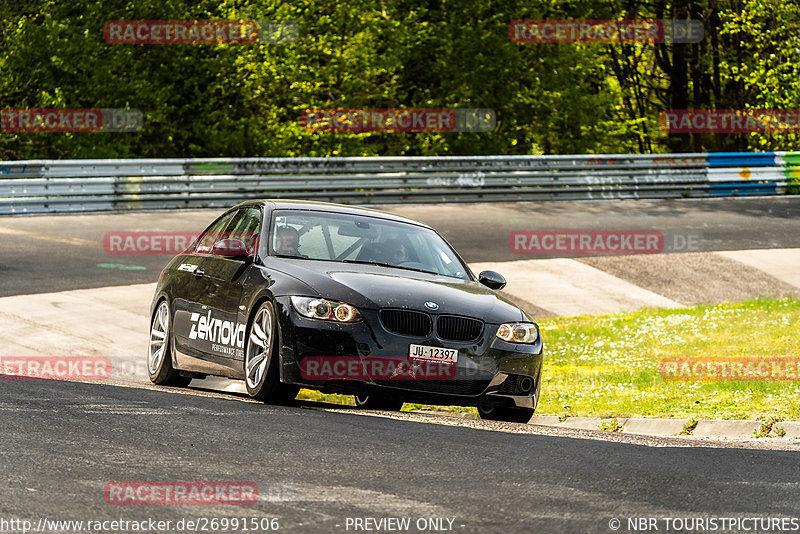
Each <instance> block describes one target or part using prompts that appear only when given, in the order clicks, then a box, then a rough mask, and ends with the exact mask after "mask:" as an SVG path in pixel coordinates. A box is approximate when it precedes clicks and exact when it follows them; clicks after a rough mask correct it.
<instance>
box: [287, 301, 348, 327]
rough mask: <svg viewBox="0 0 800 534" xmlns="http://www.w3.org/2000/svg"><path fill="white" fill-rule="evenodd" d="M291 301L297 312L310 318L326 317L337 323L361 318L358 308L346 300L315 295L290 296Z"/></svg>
mask: <svg viewBox="0 0 800 534" xmlns="http://www.w3.org/2000/svg"><path fill="white" fill-rule="evenodd" d="M291 301H292V306H294V309H295V310H297V313H299V314H300V315H302V316H304V317H308V318H310V319H327V320H329V321H336V322H339V323H354V322H356V321H360V320H361V314H360V313H359V312H358V310H357V309H355V307H353V306H351V305H349V304H347V303H346V302H336V301H334V300H327V299H319V298H316V297H291Z"/></svg>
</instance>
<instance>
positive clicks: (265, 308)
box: [244, 301, 298, 403]
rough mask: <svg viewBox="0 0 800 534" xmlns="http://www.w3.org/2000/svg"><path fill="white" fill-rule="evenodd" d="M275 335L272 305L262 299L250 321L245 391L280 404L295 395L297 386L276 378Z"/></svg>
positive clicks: (277, 367) (276, 348) (266, 400)
mask: <svg viewBox="0 0 800 534" xmlns="http://www.w3.org/2000/svg"><path fill="white" fill-rule="evenodd" d="M277 334H278V333H277V320H276V318H275V307H274V306H273V305H272V302H269V301H266V302H262V303H261V305H260V306H259V307H258V310H256V313H255V315H254V316H253V320H252V321H251V322H250V330H249V331H248V333H247V350H246V351H245V357H244V376H245V380H244V381H245V385H246V386H247V393H248V394H249V395H250V396H251V397H253V398H254V399H256V400H260V401H264V402H272V403H282V402H286V401H289V400H291V399H293V398H294V397H295V396H296V395H297V391H298V388H297V386H290V385H288V384H284V383H282V382H281V380H280V369H279V360H280V358H279V357H278V335H277Z"/></svg>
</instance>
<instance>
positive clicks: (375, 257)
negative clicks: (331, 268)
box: [269, 210, 470, 280]
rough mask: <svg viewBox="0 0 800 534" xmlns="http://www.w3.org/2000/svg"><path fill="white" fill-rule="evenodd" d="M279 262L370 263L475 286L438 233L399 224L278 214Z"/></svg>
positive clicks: (273, 249) (274, 242)
mask: <svg viewBox="0 0 800 534" xmlns="http://www.w3.org/2000/svg"><path fill="white" fill-rule="evenodd" d="M271 228H272V230H271V232H272V233H271V235H270V239H269V243H270V253H271V254H273V255H275V256H281V257H289V258H304V259H309V260H321V261H336V262H341V263H366V264H374V265H382V266H386V267H392V268H397V269H406V270H410V271H420V272H425V273H430V274H438V275H442V276H449V277H453V278H461V279H463V280H469V279H470V278H469V275H468V274H467V269H466V267H465V266H464V264H463V263H462V262H461V260H460V259H459V258H458V256H456V254H455V252H453V249H451V248H450V246H449V245H448V244H447V243H446V242H445V241H444V240H443V239H442V238H441V237H440V236H439V235H438V234H437V233H436V232H434V231H433V230H430V229H428V228H423V227H421V226H416V225H413V224H407V223H402V222H396V221H389V220H386V219H379V218H376V217H365V216H361V215H349V214H343V213H327V212H319V211H300V210H277V211H275V212H274V214H273V221H272V226H271Z"/></svg>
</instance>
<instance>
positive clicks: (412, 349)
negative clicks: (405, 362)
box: [408, 345, 458, 363]
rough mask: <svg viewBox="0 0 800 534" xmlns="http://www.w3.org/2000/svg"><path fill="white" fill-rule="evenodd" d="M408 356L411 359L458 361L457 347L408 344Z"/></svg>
mask: <svg viewBox="0 0 800 534" xmlns="http://www.w3.org/2000/svg"><path fill="white" fill-rule="evenodd" d="M408 357H409V358H411V359H412V360H426V361H431V362H445V363H456V362H457V361H458V349H445V348H442V347H429V346H427V345H409V346H408Z"/></svg>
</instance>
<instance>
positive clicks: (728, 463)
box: [0, 380, 800, 533]
mask: <svg viewBox="0 0 800 534" xmlns="http://www.w3.org/2000/svg"><path fill="white" fill-rule="evenodd" d="M1 387H2V391H3V394H2V398H0V428H2V433H0V451H1V452H0V466H1V467H2V472H3V477H2V478H0V494H2V495H3V498H2V500H0V519H6V520H8V519H12V518H14V519H27V520H30V521H32V522H33V524H34V525H36V524H37V523H38V521H39V518H40V517H46V518H48V519H50V520H83V521H88V520H93V521H94V520H112V519H123V520H128V521H134V520H135V521H141V520H145V519H148V518H154V519H157V520H164V521H166V520H171V521H173V524H174V522H177V521H178V520H180V519H181V518H189V519H196V518H198V517H206V518H209V519H210V518H213V517H217V518H219V517H228V518H234V517H237V518H245V517H257V518H262V517H268V518H278V520H279V524H280V532H354V531H355V530H354V529H353V527H352V526H351V527H350V528H349V529H348V528H346V525H347V520H348V518H350V519H351V520H352V519H354V518H364V517H371V518H376V519H379V518H388V517H408V518H411V521H412V523H411V525H412V528H411V529H410V530H408V531H409V532H442V530H435V529H434V530H431V529H423V530H419V529H417V528H416V527H415V526H413V525H415V522H416V521H417V520H418V519H419V518H426V519H427V518H449V519H452V520H453V523H452V531H454V532H469V533H473V532H474V533H478V532H479V533H491V532H498V533H502V532H520V533H522V532H525V533H527V532H613V531H614V530H613V529H612V528H610V526H609V525H610V524H613V520H614V519H618V520H620V521H621V528H620V529H619V530H618V531H619V532H632V531H634V530H632V529H630V528H629V526H628V520H629V519H631V518H640V517H644V518H650V517H652V518H655V519H656V521H658V525H659V526H660V528H659V530H660V531H665V526H666V521H667V518H705V519H708V518H712V517H725V518H740V519H741V518H746V517H758V518H761V517H776V518H783V517H789V518H791V517H796V516H798V515H800V502H799V501H798V498H797V497H798V485H799V484H800V483H798V480H800V462H798V461H797V452H796V451H786V450H763V449H762V450H759V449H749V448H736V447H730V446H728V447H725V446H722V447H719V446H717V447H711V446H706V445H705V444H700V445H699V446H698V443H694V444H692V443H691V442H689V441H685V440H680V439H678V438H642V437H637V436H619V435H615V436H614V439H611V440H600V439H597V437H596V434H598V432H591V431H582V432H581V431H573V432H572V433H565V432H561V433H559V432H556V431H554V430H553V429H546V428H544V427H536V426H532V425H513V424H496V425H499V426H500V427H501V428H499V429H495V430H482V429H475V428H465V427H462V426H452V425H435V424H425V423H420V422H415V421H404V420H397V419H389V418H384V417H374V416H364V415H357V414H354V413H352V411H350V410H337V409H331V410H323V409H319V408H318V407H317V406H316V405H313V404H305V405H296V406H267V405H263V404H260V403H255V402H251V401H249V400H244V399H235V398H232V397H227V398H223V397H220V396H214V395H213V394H212V396H199V395H197V394H189V395H181V394H174V393H169V392H165V391H158V390H152V389H137V388H128V387H117V386H113V385H98V384H89V383H74V382H58V381H38V380H36V381H34V380H4V381H3V383H2V386H1ZM519 428H523V429H524V430H523V432H522V433H515V432H514V431H515V430H519ZM712 445H713V444H712ZM198 480H199V481H245V482H255V483H257V484H258V487H259V494H260V498H259V501H258V502H257V503H255V504H250V505H244V506H232V505H221V504H218V505H206V506H154V505H130V506H124V505H114V504H107V503H106V501H105V499H104V493H103V488H104V486H105V485H106V484H107V483H110V482H124V481H198ZM445 524H446V525H447V524H448V523H447V522H445ZM462 525H463V526H462ZM673 525H674V523H673ZM757 531H760V529H757ZM361 532H364V530H361Z"/></svg>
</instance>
